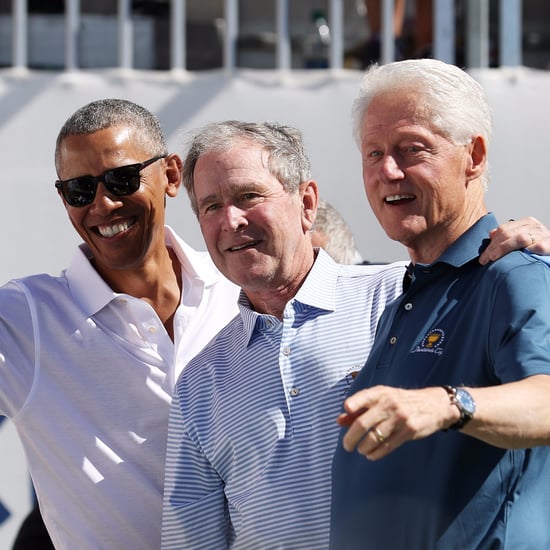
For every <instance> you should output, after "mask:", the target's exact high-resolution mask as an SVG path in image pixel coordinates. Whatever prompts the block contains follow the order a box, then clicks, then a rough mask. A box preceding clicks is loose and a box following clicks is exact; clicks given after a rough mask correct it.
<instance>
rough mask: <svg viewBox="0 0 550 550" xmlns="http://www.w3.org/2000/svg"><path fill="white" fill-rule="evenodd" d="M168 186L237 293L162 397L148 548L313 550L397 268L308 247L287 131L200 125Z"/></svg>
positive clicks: (298, 161) (304, 185) (308, 209)
mask: <svg viewBox="0 0 550 550" xmlns="http://www.w3.org/2000/svg"><path fill="white" fill-rule="evenodd" d="M183 183H184V185H185V187H186V189H187V191H188V193H189V196H190V199H191V204H192V206H193V209H194V211H195V213H196V214H197V217H198V220H199V223H200V226H201V231H202V234H203V236H204V239H205V242H206V245H207V247H208V250H209V252H210V255H211V256H212V258H213V260H214V263H215V264H216V266H217V267H218V268H219V269H220V271H221V272H222V273H224V275H226V277H228V278H229V279H230V280H231V281H233V282H234V283H236V284H238V285H239V286H240V287H241V289H242V291H241V295H240V298H239V308H240V315H238V316H237V317H236V318H235V319H234V320H233V321H232V322H231V323H230V324H229V325H228V326H227V327H225V328H224V329H223V330H222V331H221V332H220V333H219V334H218V335H217V336H216V337H215V338H214V340H212V341H211V342H210V344H209V345H207V346H206V348H205V349H204V350H203V351H202V352H201V353H200V354H199V355H198V356H197V357H196V358H195V359H194V360H192V361H191V362H190V363H189V364H188V365H187V366H186V367H185V369H184V371H183V373H182V375H181V376H180V379H179V381H178V383H177V385H176V388H175V392H174V398H173V403H172V408H171V415H170V427H169V437H168V448H167V466H166V480H165V497H164V514H163V529H162V548H163V549H177V550H181V549H182V548H193V549H200V548H214V549H216V550H217V549H220V548H228V547H231V548H250V549H253V550H257V549H267V548H292V549H296V548H310V549H311V548H315V549H319V548H325V547H327V545H328V536H329V517H330V485H331V484H330V475H331V472H330V470H331V461H332V456H333V452H334V449H335V446H336V442H337V436H338V426H337V424H336V422H335V420H334V419H335V418H336V416H337V414H338V413H339V411H340V410H341V406H342V402H343V399H344V397H345V396H346V394H347V391H348V388H349V386H350V385H351V382H352V380H353V378H354V375H355V373H356V372H357V371H358V370H359V369H360V368H361V367H362V365H363V364H364V362H365V359H366V358H367V356H368V354H369V351H370V348H371V345H372V341H373V338H374V333H375V329H376V324H377V321H378V318H379V316H380V314H381V312H382V310H383V309H384V307H385V306H386V304H387V303H388V302H389V301H391V300H393V299H394V298H395V297H396V296H397V295H398V294H399V293H400V292H401V281H402V279H403V275H404V273H405V268H404V263H397V264H390V265H383V266H350V265H348V266H345V265H340V264H337V263H335V262H334V261H333V260H332V259H331V258H330V256H329V255H328V254H326V253H325V252H324V251H323V250H321V249H314V248H313V247H312V244H311V229H312V227H313V224H314V221H315V215H316V209H317V203H318V190H317V185H316V183H315V181H313V180H312V179H311V174H310V164H309V160H308V158H307V156H306V154H305V151H304V149H303V144H302V138H301V135H300V133H299V132H298V131H297V130H296V129H294V128H290V127H287V126H281V125H277V124H269V123H243V122H235V121H229V122H223V123H215V124H210V125H208V126H206V127H205V128H202V129H200V130H198V131H197V133H196V134H195V136H194V138H193V139H192V141H191V144H190V146H189V150H188V153H187V156H186V158H185V160H184V169H183Z"/></svg>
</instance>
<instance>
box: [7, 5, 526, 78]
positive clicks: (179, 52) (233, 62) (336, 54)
mask: <svg viewBox="0 0 550 550" xmlns="http://www.w3.org/2000/svg"><path fill="white" fill-rule="evenodd" d="M12 1H13V4H12V26H13V29H12V39H13V42H12V63H11V65H12V67H14V68H16V69H26V68H27V67H28V52H27V43H28V9H27V0H12ZM273 1H274V2H276V25H275V28H276V35H277V41H276V68H277V69H279V70H288V69H290V67H291V39H290V24H289V15H288V14H289V0H273ZM343 1H344V0H328V2H329V12H328V16H329V22H330V27H331V42H330V47H329V59H328V65H329V68H330V69H341V68H342V67H343V60H344V47H343V44H344V29H343ZM465 1H466V8H467V9H466V13H467V17H466V30H465V43H466V50H465V66H466V67H468V68H470V67H488V66H489V0H465ZM499 2H500V4H499V13H500V17H499V36H500V41H499V48H498V51H499V59H498V65H500V66H518V65H521V62H522V49H521V48H522V44H521V27H522V23H521V7H522V5H521V4H522V0H499ZM393 4H394V1H393V0H384V3H383V15H382V17H383V20H382V37H381V59H380V61H381V62H382V63H387V62H390V61H392V60H393V59H394V55H395V51H394V47H395V46H394V40H393V35H392V28H393V25H392V15H393ZM433 10H434V14H433V15H434V17H433V20H434V29H433V36H434V43H433V53H432V55H433V57H435V58H438V59H441V60H443V61H446V62H449V63H454V62H455V28H454V21H455V5H454V0H434V1H433ZM64 15H65V56H64V59H65V70H67V71H75V70H78V69H79V68H80V67H79V56H78V45H79V28H80V25H79V21H80V2H79V0H65V14H64ZM238 15H239V2H238V0H224V21H225V24H224V34H223V37H224V38H223V52H224V55H223V64H224V67H225V69H226V70H227V71H229V72H232V71H233V70H234V69H235V68H236V67H237V39H238V34H239V29H238V21H239V17H238ZM185 22H186V0H170V35H171V36H170V69H171V70H172V71H182V72H183V71H186V70H187V69H186V64H185V59H186V55H185V53H186V32H185V29H186V25H185ZM117 28H118V66H119V68H121V69H131V68H132V65H133V63H132V61H133V32H132V10H131V0H117Z"/></svg>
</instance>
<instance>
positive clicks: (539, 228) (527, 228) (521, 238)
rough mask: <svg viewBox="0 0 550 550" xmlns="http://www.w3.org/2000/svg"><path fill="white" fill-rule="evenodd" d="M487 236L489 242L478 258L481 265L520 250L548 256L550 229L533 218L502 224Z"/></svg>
mask: <svg viewBox="0 0 550 550" xmlns="http://www.w3.org/2000/svg"><path fill="white" fill-rule="evenodd" d="M489 236H490V238H491V242H490V243H489V246H488V247H487V248H486V249H485V250H484V251H483V253H482V254H481V256H480V257H479V263H480V264H481V265H485V264H488V263H489V262H494V261H495V260H498V259H499V258H502V256H505V255H506V254H508V252H512V251H513V250H520V249H522V248H528V249H529V250H530V251H531V252H533V253H535V254H540V255H542V256H548V255H550V229H548V228H547V227H546V226H544V225H543V224H542V223H541V222H539V220H537V219H536V218H533V217H528V218H522V219H521V220H517V221H516V220H512V221H509V222H506V223H503V224H502V225H500V226H499V227H497V228H496V229H493V230H492V231H491V232H490V233H489Z"/></svg>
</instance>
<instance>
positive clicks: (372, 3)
mask: <svg viewBox="0 0 550 550" xmlns="http://www.w3.org/2000/svg"><path fill="white" fill-rule="evenodd" d="M412 4H413V7H414V10H413V11H414V23H413V25H411V27H412V28H411V32H410V35H411V36H410V37H409V36H408V35H409V32H408V31H407V30H406V29H405V27H406V24H405V23H406V19H407V7H408V6H407V1H406V0H395V1H394V4H393V18H392V26H393V36H394V40H395V46H394V48H395V51H394V56H395V59H396V60H401V59H407V58H418V57H431V55H432V42H433V0H414V2H413V3H412ZM364 7H365V16H366V23H367V27H368V32H369V36H368V39H367V40H366V41H365V42H363V43H362V44H360V45H358V46H355V47H354V48H352V49H351V50H350V51H349V52H347V54H346V57H348V58H355V59H357V60H358V61H359V64H360V66H361V68H362V69H365V68H367V67H368V66H369V65H371V64H372V63H377V62H379V61H380V57H381V54H382V48H381V39H382V8H383V5H382V0H364Z"/></svg>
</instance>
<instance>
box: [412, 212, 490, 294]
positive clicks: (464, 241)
mask: <svg viewBox="0 0 550 550" xmlns="http://www.w3.org/2000/svg"><path fill="white" fill-rule="evenodd" d="M497 226H498V222H497V220H496V218H495V216H494V215H493V214H492V213H489V214H485V216H483V217H482V218H480V219H479V220H478V221H477V222H476V223H475V224H474V225H472V227H470V229H468V230H467V231H466V232H465V233H463V234H462V235H461V236H460V237H459V238H458V239H457V240H456V241H455V242H454V243H453V244H452V245H451V246H449V248H447V250H445V251H444V252H443V254H441V256H440V257H439V258H438V259H437V260H436V261H435V262H433V263H432V264H421V263H417V264H413V263H412V262H411V263H410V264H409V265H408V267H407V272H406V274H405V277H404V279H403V291H404V292H407V291H408V290H409V287H410V285H411V283H412V282H413V281H415V282H416V285H418V284H421V285H422V284H425V283H426V282H428V281H429V280H430V279H431V277H433V276H434V275H436V274H437V273H439V272H440V271H441V270H444V269H445V266H451V267H454V268H458V267H461V266H463V265H466V264H467V263H469V262H471V261H473V260H475V259H476V258H478V257H479V255H480V254H481V252H482V251H483V250H484V249H485V248H486V247H487V245H488V244H489V231H490V230H491V229H494V228H495V227H497Z"/></svg>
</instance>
